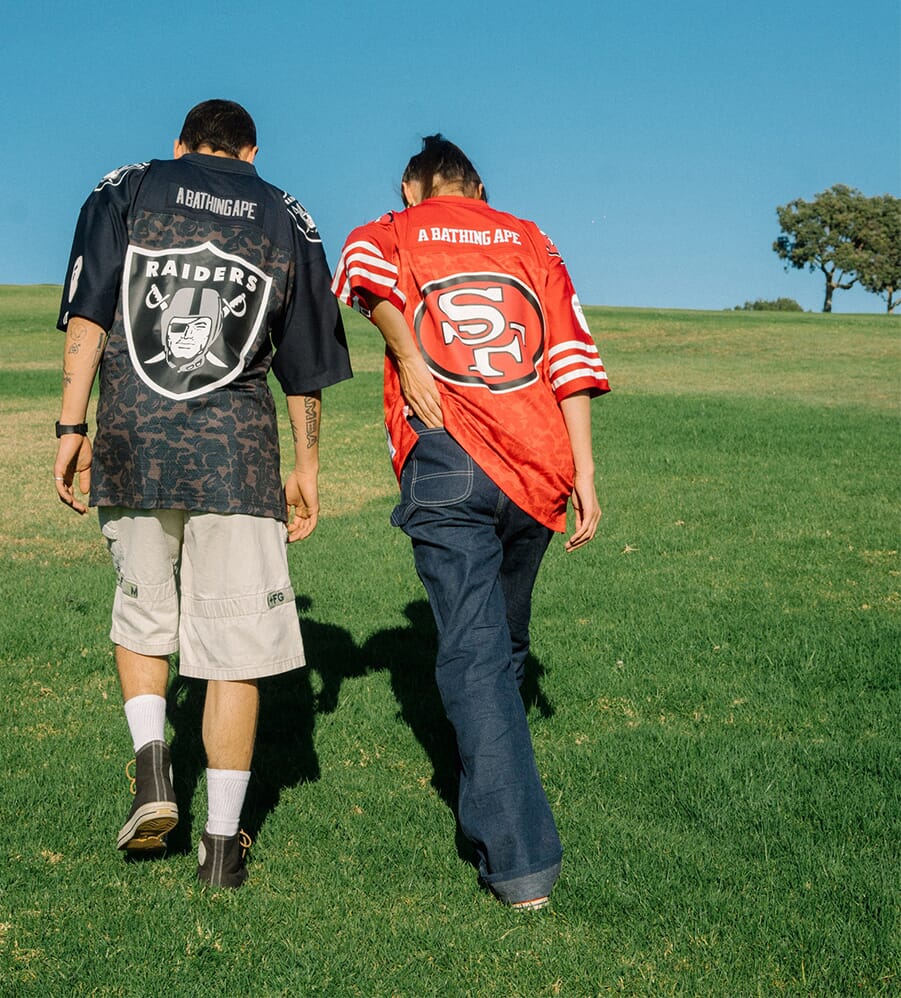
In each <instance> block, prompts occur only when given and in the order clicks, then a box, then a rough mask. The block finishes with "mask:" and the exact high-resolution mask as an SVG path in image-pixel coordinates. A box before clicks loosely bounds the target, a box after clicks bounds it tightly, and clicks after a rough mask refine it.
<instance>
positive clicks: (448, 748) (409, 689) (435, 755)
mask: <svg viewBox="0 0 901 998" xmlns="http://www.w3.org/2000/svg"><path fill="white" fill-rule="evenodd" d="M404 615H405V616H406V618H407V620H408V621H409V622H410V623H409V626H407V627H397V628H391V629H389V630H385V631H379V632H377V633H376V634H373V635H372V637H370V638H369V640H368V641H366V643H365V644H364V645H363V647H362V648H361V649H360V658H361V660H362V662H363V664H364V667H365V670H366V671H367V672H375V671H378V670H380V669H386V670H387V671H388V673H389V674H390V676H391V689H392V692H393V693H394V696H395V699H396V700H397V704H398V715H397V716H398V719H399V720H401V721H403V723H405V724H406V725H407V727H409V728H410V730H411V731H412V733H413V735H414V737H415V738H416V740H417V741H418V742H419V744H420V745H421V746H422V747H423V749H424V750H425V752H426V754H427V755H428V757H429V761H430V763H431V765H432V780H431V783H432V786H433V787H434V789H435V791H436V793H437V794H438V796H439V797H440V798H441V800H442V801H444V803H445V804H446V805H447V806H448V807H449V808H450V809H451V811H452V812H453V813H454V816H455V817H456V813H457V793H458V774H459V762H458V756H457V743H456V738H455V736H454V730H453V728H452V727H451V724H450V722H449V721H448V720H447V718H446V716H445V714H444V707H443V706H442V703H441V697H440V694H439V692H438V686H437V683H436V681H435V654H436V652H437V636H436V632H435V624H434V620H433V617H432V612H431V610H430V608H429V604H428V602H427V601H426V600H424V599H422V600H414V601H412V602H410V603H408V604H407V606H406V607H405V608H404ZM524 669H525V676H524V680H523V684H522V688H521V690H520V692H521V695H522V697H523V701H524V703H525V706H526V710H527V711H528V710H529V709H530V708H532V707H535V708H536V709H537V710H539V711H540V713H541V715H542V716H543V717H550V716H551V715H552V714H553V712H554V709H553V706H552V705H551V704H550V703H549V701H548V700H547V698H546V697H545V696H544V693H543V692H542V690H541V687H540V678H541V676H542V675H543V673H544V669H543V667H542V665H541V663H540V662H539V661H538V659H537V658H535V657H534V656H533V655H531V654H530V655H529V656H528V657H527V658H526V662H525V667H524ZM456 847H457V854H458V855H459V856H460V858H461V859H462V860H464V861H465V862H468V863H471V864H472V865H473V866H475V865H477V861H476V855H475V851H474V849H473V847H472V845H471V844H470V842H469V841H468V840H467V839H466V837H465V836H464V835H463V833H462V831H461V829H460V826H459V823H457V830H456Z"/></svg>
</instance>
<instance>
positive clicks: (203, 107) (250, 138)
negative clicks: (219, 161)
mask: <svg viewBox="0 0 901 998" xmlns="http://www.w3.org/2000/svg"><path fill="white" fill-rule="evenodd" d="M178 138H179V141H180V142H182V143H183V144H184V145H185V146H187V148H188V149H190V150H191V151H195V150H197V149H199V148H200V147H201V146H209V147H210V149H211V150H212V151H213V152H224V153H228V155H229V156H234V157H235V158H236V159H237V158H238V155H239V154H240V152H241V150H242V149H246V148H247V147H248V146H251V147H253V146H255V145H256V144H257V126H256V125H255V124H254V123H253V118H251V117H250V115H249V114H248V113H247V112H246V111H245V110H244V108H243V107H241V105H240V104H236V103H235V102H234V101H230V100H205V101H203V103H201V104H197V105H196V106H195V107H192V108H191V110H190V111H188V114H187V117H186V118H185V123H184V124H183V125H182V126H181V135H179V137H178Z"/></svg>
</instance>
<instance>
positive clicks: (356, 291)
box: [332, 135, 609, 908]
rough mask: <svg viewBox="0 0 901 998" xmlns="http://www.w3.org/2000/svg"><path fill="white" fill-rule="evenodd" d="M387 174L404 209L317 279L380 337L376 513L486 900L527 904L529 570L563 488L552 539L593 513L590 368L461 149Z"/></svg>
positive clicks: (533, 899) (530, 256) (586, 338)
mask: <svg viewBox="0 0 901 998" xmlns="http://www.w3.org/2000/svg"><path fill="white" fill-rule="evenodd" d="M401 190H402V194H403V200H404V205H405V210H404V211H400V212H388V213H387V214H386V215H383V216H382V217H381V218H379V219H377V220H376V221H374V222H371V223H369V224H368V225H364V226H361V227H360V228H358V229H355V230H354V231H353V232H352V233H351V234H350V236H349V237H348V239H347V241H346V243H345V246H344V250H343V253H342V257H341V262H340V264H339V266H338V270H337V272H336V274H335V278H334V281H333V284H332V290H333V291H334V292H335V294H336V295H337V296H338V298H340V299H341V300H342V301H344V302H345V303H346V304H348V305H352V306H354V307H356V308H358V309H359V310H360V311H362V312H363V313H364V314H365V315H367V316H368V317H369V318H370V319H371V320H372V322H373V323H374V324H375V325H376V327H377V328H378V329H379V331H380V332H381V333H382V335H383V337H384V339H385V343H386V346H387V351H386V358H385V395H384V401H385V420H386V425H387V430H388V440H389V450H390V453H391V458H392V462H393V465H394V469H395V472H396V473H397V476H398V479H399V482H400V491H401V495H400V502H399V503H398V505H397V507H396V508H395V510H394V513H393V514H392V518H391V519H392V523H393V524H394V525H395V526H399V527H401V528H402V529H403V530H404V532H405V533H406V534H407V535H408V536H409V537H410V538H411V540H412V542H413V553H414V558H415V562H416V569H417V572H418V573H419V576H420V578H421V579H422V582H423V585H424V586H425V589H426V591H427V593H428V596H429V603H430V605H431V608H432V612H433V615H434V617H435V624H436V627H437V631H438V658H437V662H436V678H437V682H438V687H439V691H440V693H441V698H442V703H443V704H444V708H445V711H446V712H447V716H448V718H449V720H450V722H451V724H452V725H453V727H454V731H455V733H456V738H457V747H458V751H459V757H460V765H461V771H460V786H459V799H458V805H457V810H458V818H459V821H460V827H461V828H462V830H463V832H464V833H465V834H466V836H467V837H468V838H469V840H470V841H471V842H472V843H473V845H474V847H475V850H476V852H477V855H478V860H479V873H480V877H481V880H482V882H483V883H484V884H485V885H486V886H488V887H489V888H490V889H491V890H492V891H493V892H494V893H495V894H496V896H497V897H498V898H499V899H500V900H501V901H503V902H505V903H507V904H510V905H513V906H517V907H527V908H536V907H542V906H543V905H545V904H546V903H547V900H548V896H549V894H550V891H551V888H552V887H553V885H554V883H555V882H556V880H557V877H558V875H559V871H560V860H561V856H562V847H561V844H560V839H559V837H558V835H557V829H556V826H555V824H554V819H553V816H552V814H551V811H550V807H549V805H548V802H547V797H546V795H545V792H544V789H543V787H542V785H541V780H540V778H539V775H538V771H537V768H536V766H535V760H534V754H533V750H532V742H531V737H530V735H529V729H528V724H527V721H526V715H525V709H524V707H523V703H522V698H521V696H520V694H519V687H520V685H521V683H522V680H523V670H524V663H525V659H526V656H527V654H528V650H529V618H530V614H531V598H532V588H533V586H534V583H535V578H536V576H537V573H538V568H539V566H540V564H541V560H542V558H543V556H544V553H545V550H546V549H547V546H548V543H549V542H550V539H551V536H552V534H553V532H554V531H560V532H562V531H565V529H566V507H567V502H568V501H570V500H571V501H572V506H573V509H574V513H575V529H574V531H573V533H572V534H571V535H570V537H569V539H568V540H567V542H566V550H567V551H573V550H576V549H577V548H580V547H582V546H583V545H584V544H586V543H588V541H590V540H591V539H592V538H593V537H594V535H595V531H596V530H597V526H598V522H599V520H600V516H601V510H600V507H599V505H598V500H597V493H596V490H595V482H594V470H595V469H594V459H593V456H592V445H591V419H590V409H589V403H590V399H591V398H592V397H593V396H595V395H600V394H603V393H604V392H607V391H609V385H608V383H607V377H606V374H605V372H604V367H603V364H602V363H601V359H600V357H599V356H598V352H597V348H596V347H595V345H594V342H593V341H592V338H591V334H590V332H589V330H588V326H587V324H586V322H585V319H584V316H583V314H582V308H581V306H580V304H579V300H578V297H577V295H576V293H575V289H574V288H573V285H572V281H571V280H570V277H569V274H568V273H567V270H566V267H565V265H564V263H563V261H562V259H561V257H560V254H559V252H558V251H557V249H556V247H555V246H554V244H553V243H552V242H551V241H550V239H548V237H547V236H545V235H544V234H543V233H542V232H541V230H540V229H539V228H538V227H537V226H536V225H535V224H534V223H533V222H529V221H525V220H524V219H520V218H517V217H516V216H514V215H510V214H507V213H505V212H501V211H497V210H496V209H494V208H492V207H489V205H488V203H487V197H486V195H485V189H484V186H483V184H482V181H481V178H480V177H479V175H478V173H477V172H476V171H475V169H474V167H473V166H472V163H471V162H470V161H469V159H468V158H467V157H466V155H465V154H464V153H463V152H462V150H460V149H459V148H458V147H457V146H455V145H454V144H453V143H451V142H449V141H447V140H446V139H444V138H443V137H442V136H441V135H433V136H429V137H427V138H426V139H424V140H423V148H422V151H421V152H420V153H418V154H417V155H416V156H414V157H413V158H412V159H411V160H410V162H409V164H408V165H407V168H406V170H405V172H404V175H403V180H402V184H401Z"/></svg>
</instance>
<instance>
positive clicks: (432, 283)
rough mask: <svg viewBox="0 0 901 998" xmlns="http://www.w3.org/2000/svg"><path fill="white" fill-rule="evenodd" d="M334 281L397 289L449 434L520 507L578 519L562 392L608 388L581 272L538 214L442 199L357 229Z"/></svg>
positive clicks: (407, 433) (555, 521) (392, 430)
mask: <svg viewBox="0 0 901 998" xmlns="http://www.w3.org/2000/svg"><path fill="white" fill-rule="evenodd" d="M332 291H333V292H334V293H335V294H336V295H337V297H338V298H339V299H340V300H341V301H343V302H344V303H345V304H347V305H352V306H354V307H355V308H357V309H358V310H359V311H361V312H363V313H364V314H366V315H368V310H367V309H366V305H365V302H364V301H363V300H362V299H361V298H360V296H359V295H358V294H357V292H361V291H362V292H367V293H369V294H372V295H375V296H377V297H379V298H385V299H387V300H388V301H390V302H392V303H393V304H394V305H396V306H397V308H398V309H400V310H401V311H402V312H403V313H404V315H405V317H406V319H407V322H408V324H409V326H410V332H411V335H412V336H413V337H414V338H415V340H416V342H417V344H418V346H419V349H420V351H421V353H422V355H423V357H424V358H425V361H426V364H427V365H428V367H429V369H430V371H431V372H432V374H433V375H434V377H435V379H436V381H437V384H438V390H439V392H440V395H441V407H442V411H443V414H444V424H445V427H446V429H447V431H448V432H449V433H450V434H451V436H452V437H454V439H455V440H456V441H457V442H458V443H459V444H460V445H461V446H462V447H463V449H464V450H465V451H466V452H467V453H468V454H469V455H470V456H471V457H472V459H473V460H474V461H475V462H476V464H478V465H479V467H480V468H482V470H483V471H484V472H485V473H486V474H487V475H488V476H489V477H490V478H491V479H492V481H493V482H494V483H495V484H496V485H498V486H499V487H500V488H501V489H502V490H503V491H504V492H505V493H506V494H507V495H508V496H509V497H510V498H511V499H512V500H513V501H514V502H515V503H516V504H517V505H518V506H520V507H521V508H522V509H524V510H525V511H526V512H527V513H530V514H531V515H532V516H533V517H535V519H536V520H539V521H540V522H541V523H544V524H546V525H547V526H549V527H552V528H553V529H555V530H564V529H565V526H566V503H567V499H568V498H569V496H570V494H571V492H572V487H573V462H572V453H571V451H570V446H569V438H568V436H567V433H566V426H565V423H564V421H563V416H562V413H561V411H560V406H559V402H560V401H561V400H562V399H565V398H566V397H567V396H568V395H572V394H574V393H575V392H578V391H587V392H589V393H590V394H591V395H600V394H602V393H604V392H607V391H609V390H610V386H609V385H608V383H607V376H606V374H605V372H604V366H603V364H602V362H601V358H600V357H599V356H598V351H597V347H596V346H595V345H594V342H593V341H592V338H591V334H590V332H589V330H588V326H587V324H586V322H585V318H584V316H583V314H582V307H581V305H580V304H579V299H578V297H577V295H576V292H575V289H574V288H573V285H572V281H571V280H570V277H569V274H568V272H567V270H566V267H565V265H564V263H563V260H562V259H561V258H560V254H559V252H558V251H557V249H556V247H555V246H554V244H553V243H552V242H551V241H550V239H548V237H547V236H545V235H544V234H543V233H542V232H541V231H540V230H539V229H538V227H537V226H536V225H535V224H534V223H533V222H528V221H525V220H523V219H520V218H516V217H515V216H513V215H509V214H506V213H504V212H500V211H496V210H495V209H494V208H491V207H489V206H488V205H487V204H485V203H484V202H482V201H476V200H474V199H472V198H464V197H434V198H429V199H428V200H426V201H423V202H422V203H421V204H419V205H416V206H414V207H412V208H408V209H406V210H405V211H401V212H389V213H388V214H387V215H383V216H382V217H381V218H379V219H378V220H377V221H375V222H370V223H369V224H368V225H364V226H361V227H360V228H358V229H355V230H354V231H353V232H352V233H351V234H350V236H348V238H347V241H346V243H345V245H344V250H343V252H342V255H341V261H340V263H339V265H338V269H337V272H336V274H335V278H334V280H333V282H332ZM408 415H409V411H408V410H407V409H406V407H405V405H404V399H403V396H402V394H401V391H400V382H399V379H398V375H397V368H396V366H395V364H394V361H393V359H392V358H391V357H390V356H387V357H386V359H385V421H386V424H387V429H388V437H389V447H390V450H391V457H392V462H393V464H394V470H395V472H396V474H397V475H398V477H400V472H401V469H402V468H403V464H404V461H405V460H406V459H407V455H408V454H409V453H410V450H411V449H412V447H413V445H414V444H415V443H416V439H417V438H416V433H415V431H414V430H413V429H412V428H411V426H410V424H409V421H408V418H407V417H408Z"/></svg>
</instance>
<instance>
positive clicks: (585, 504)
mask: <svg viewBox="0 0 901 998" xmlns="http://www.w3.org/2000/svg"><path fill="white" fill-rule="evenodd" d="M593 493H594V488H593V486H592V489H591V493H589V495H588V496H587V498H586V499H585V500H584V501H583V499H582V497H581V496H580V495H579V492H578V491H575V492H573V496H572V504H573V510H574V511H575V514H576V529H575V531H574V532H573V534H572V536H571V537H570V538H569V540H568V541H567V542H566V550H567V551H575V550H576V549H578V548H580V547H584V545H586V544H587V543H588V542H589V541H591V540H593V539H594V536H595V534H596V533H597V529H598V524H599V523H600V522H601V507H600V506H599V505H598V501H597V497H596V495H594V494H593Z"/></svg>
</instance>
